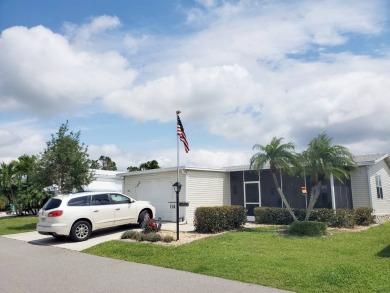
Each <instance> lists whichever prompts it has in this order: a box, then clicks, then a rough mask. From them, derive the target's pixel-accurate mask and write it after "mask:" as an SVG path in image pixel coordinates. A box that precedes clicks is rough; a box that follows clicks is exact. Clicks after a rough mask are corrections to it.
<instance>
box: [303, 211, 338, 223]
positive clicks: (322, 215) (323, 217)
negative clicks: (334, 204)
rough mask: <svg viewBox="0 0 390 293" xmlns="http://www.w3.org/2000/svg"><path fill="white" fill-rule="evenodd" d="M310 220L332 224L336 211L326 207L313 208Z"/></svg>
mask: <svg viewBox="0 0 390 293" xmlns="http://www.w3.org/2000/svg"><path fill="white" fill-rule="evenodd" d="M305 213H306V211H305ZM309 221H315V222H324V223H326V224H327V225H328V226H332V223H333V222H334V221H335V219H334V211H333V210H332V209H324V208H321V209H313V210H312V212H311V214H310V217H309Z"/></svg>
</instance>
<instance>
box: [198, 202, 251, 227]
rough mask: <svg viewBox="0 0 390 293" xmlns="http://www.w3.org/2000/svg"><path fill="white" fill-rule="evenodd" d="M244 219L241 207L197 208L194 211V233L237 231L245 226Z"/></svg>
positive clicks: (244, 211)
mask: <svg viewBox="0 0 390 293" xmlns="http://www.w3.org/2000/svg"><path fill="white" fill-rule="evenodd" d="M246 217H247V211H246V209H245V208H244V207H243V206H217V207H199V208H197V209H196V210H195V220H194V226H195V231H197V232H200V233H217V232H221V231H226V230H232V229H237V228H239V227H241V226H243V225H244V224H245V222H246Z"/></svg>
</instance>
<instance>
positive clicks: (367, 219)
mask: <svg viewBox="0 0 390 293" xmlns="http://www.w3.org/2000/svg"><path fill="white" fill-rule="evenodd" d="M372 212H373V209H371V208H357V209H355V222H356V225H362V226H368V225H370V224H372V223H374V218H375V217H374V216H373V215H372Z"/></svg>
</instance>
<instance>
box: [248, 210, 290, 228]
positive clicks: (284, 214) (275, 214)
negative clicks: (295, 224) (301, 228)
mask: <svg viewBox="0 0 390 293" xmlns="http://www.w3.org/2000/svg"><path fill="white" fill-rule="evenodd" d="M254 214H255V222H256V223H257V224H272V225H288V224H290V223H292V221H293V218H292V217H291V215H290V213H289V212H288V211H287V209H283V208H270V207H257V208H255V209H254Z"/></svg>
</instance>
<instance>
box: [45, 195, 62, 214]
mask: <svg viewBox="0 0 390 293" xmlns="http://www.w3.org/2000/svg"><path fill="white" fill-rule="evenodd" d="M61 203H62V200H60V199H58V198H50V199H49V200H48V202H47V203H46V204H45V205H44V206H43V208H42V209H44V210H47V211H48V210H52V209H56V208H58V207H59V206H60V205H61Z"/></svg>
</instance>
